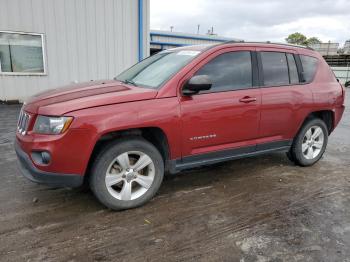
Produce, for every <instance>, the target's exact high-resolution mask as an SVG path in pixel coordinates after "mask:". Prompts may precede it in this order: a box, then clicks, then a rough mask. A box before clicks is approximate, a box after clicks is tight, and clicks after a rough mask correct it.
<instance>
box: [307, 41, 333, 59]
mask: <svg viewBox="0 0 350 262" xmlns="http://www.w3.org/2000/svg"><path fill="white" fill-rule="evenodd" d="M310 47H311V48H312V49H314V50H315V51H317V52H319V53H320V54H321V55H323V56H325V55H337V54H338V49H339V43H331V42H328V43H319V44H312V45H310Z"/></svg>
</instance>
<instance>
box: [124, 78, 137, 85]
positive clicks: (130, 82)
mask: <svg viewBox="0 0 350 262" xmlns="http://www.w3.org/2000/svg"><path fill="white" fill-rule="evenodd" d="M122 82H123V83H125V84H130V85H133V86H137V84H136V83H135V82H134V81H133V80H131V79H125V80H123V81H122Z"/></svg>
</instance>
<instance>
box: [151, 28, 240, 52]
mask: <svg viewBox="0 0 350 262" xmlns="http://www.w3.org/2000/svg"><path fill="white" fill-rule="evenodd" d="M150 36H151V39H150V40H151V46H150V47H151V54H153V53H156V52H159V51H161V50H164V49H169V48H174V47H179V46H186V45H200V44H215V43H222V42H226V41H232V40H235V41H241V39H237V38H228V37H221V36H217V35H212V34H208V35H199V34H188V33H179V32H169V31H160V30H151V33H150Z"/></svg>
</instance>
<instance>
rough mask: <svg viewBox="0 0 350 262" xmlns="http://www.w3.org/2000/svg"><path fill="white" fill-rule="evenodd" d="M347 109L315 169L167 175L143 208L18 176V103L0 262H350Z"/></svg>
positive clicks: (2, 117)
mask: <svg viewBox="0 0 350 262" xmlns="http://www.w3.org/2000/svg"><path fill="white" fill-rule="evenodd" d="M347 104H348V108H347V111H346V112H345V116H344V117H343V120H342V122H341V124H340V125H339V126H338V128H337V129H336V131H335V132H334V133H333V134H332V135H331V137H330V140H329V145H328V149H327V151H326V154H325V156H324V157H323V159H322V160H321V161H320V162H319V163H318V164H316V165H315V166H313V167H309V168H300V167H296V166H294V165H293V164H291V163H290V162H289V161H288V160H287V158H286V157H285V156H284V154H279V153H278V154H270V155H267V156H263V157H256V158H250V159H244V160H238V161H232V162H228V163H224V164H220V165H217V166H214V167H209V168H201V169H197V170H192V171H187V172H184V173H182V174H180V175H177V176H172V177H167V178H166V180H165V181H164V183H163V185H162V187H161V190H160V192H159V194H158V195H157V196H156V197H155V198H154V199H153V200H152V201H151V202H150V203H149V204H147V205H146V206H144V207H141V208H138V209H134V210H128V211H123V212H112V211H109V210H107V209H105V208H104V207H103V206H102V205H100V204H99V203H98V202H97V201H96V200H95V199H94V197H93V195H92V194H91V193H90V192H81V191H79V190H70V189H48V188H46V187H45V186H39V185H36V184H33V183H31V182H29V181H27V180H26V179H25V178H24V177H22V176H21V175H20V174H19V171H18V170H17V166H16V157H15V153H14V151H13V139H14V129H15V125H16V117H17V114H18V111H19V107H18V106H0V175H1V183H0V201H1V202H0V260H1V261H107V260H113V261H188V260H192V261H239V260H240V261H245V262H247V261H350V161H349V160H350V111H349V107H350V90H348V95H347Z"/></svg>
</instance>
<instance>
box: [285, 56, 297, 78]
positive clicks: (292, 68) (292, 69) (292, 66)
mask: <svg viewBox="0 0 350 262" xmlns="http://www.w3.org/2000/svg"><path fill="white" fill-rule="evenodd" d="M286 55H287V60H288V67H289V78H290V83H291V84H298V83H299V76H298V69H297V65H296V63H295V59H294V56H293V55H292V54H286Z"/></svg>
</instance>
